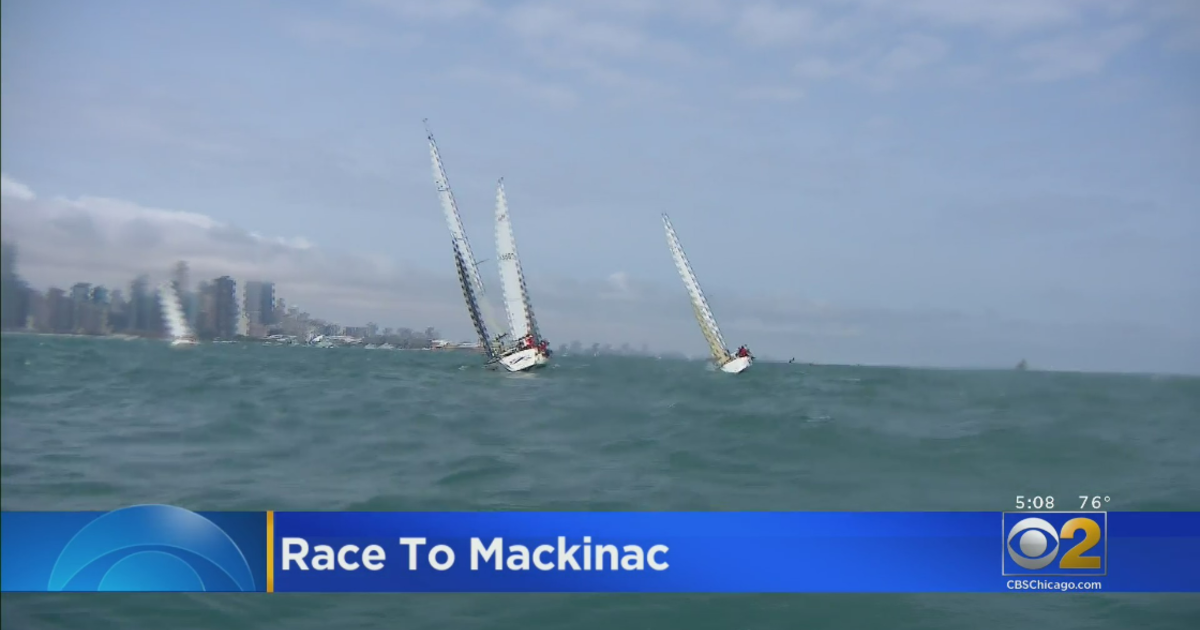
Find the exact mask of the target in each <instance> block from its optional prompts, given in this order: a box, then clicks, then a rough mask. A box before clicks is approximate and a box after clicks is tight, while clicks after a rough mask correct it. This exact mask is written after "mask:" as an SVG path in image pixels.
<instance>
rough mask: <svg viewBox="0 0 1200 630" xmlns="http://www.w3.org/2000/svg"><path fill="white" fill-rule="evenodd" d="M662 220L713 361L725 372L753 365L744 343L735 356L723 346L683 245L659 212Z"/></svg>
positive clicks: (669, 221)
mask: <svg viewBox="0 0 1200 630" xmlns="http://www.w3.org/2000/svg"><path fill="white" fill-rule="evenodd" d="M662 219H663V228H664V229H665V230H666V232H667V245H668V246H669V247H670V248H671V257H672V258H674V259H675V268H676V269H678V270H679V276H680V277H681V278H683V285H684V286H685V287H686V288H687V291H688V295H689V296H690V297H691V300H692V311H693V312H694V313H695V314H696V321H697V322H698V323H699V324H700V332H702V333H703V334H704V339H705V341H707V342H708V350H709V353H710V354H711V355H712V360H713V363H715V364H716V365H717V367H718V368H720V370H721V371H722V372H727V373H729V374H737V373H739V372H742V371H744V370H745V369H746V368H748V367H750V366H751V365H753V364H754V357H753V356H752V355H751V354H750V351H749V350H748V349H746V347H745V346H742V347H741V348H739V349H738V353H737V355H734V354H731V353H730V352H729V350H727V349H726V348H725V339H724V338H723V337H722V336H721V329H720V328H718V327H717V320H716V318H715V317H713V314H712V310H711V309H709V308H708V300H706V299H704V293H703V292H702V291H701V290H700V283H699V282H698V281H697V280H696V274H695V272H693V271H692V265H691V264H690V263H688V259H687V255H686V254H684V253H683V247H682V246H680V245H679V238H678V237H676V236H675V228H674V227H672V226H671V219H670V218H669V217H668V216H667V215H665V214H664V215H662Z"/></svg>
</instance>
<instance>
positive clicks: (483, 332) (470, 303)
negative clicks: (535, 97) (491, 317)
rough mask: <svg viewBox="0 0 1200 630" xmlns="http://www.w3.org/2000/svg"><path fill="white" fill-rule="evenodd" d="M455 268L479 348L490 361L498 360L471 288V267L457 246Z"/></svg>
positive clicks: (455, 248) (455, 249)
mask: <svg viewBox="0 0 1200 630" xmlns="http://www.w3.org/2000/svg"><path fill="white" fill-rule="evenodd" d="M454 268H455V269H456V270H457V271H458V283H459V284H460V285H461V286H462V291H463V299H465V300H466V302H467V312H468V313H470V315H471V324H472V325H474V326H475V334H476V335H477V336H478V337H479V347H480V348H481V349H482V350H483V354H484V356H486V357H487V358H488V361H493V360H495V359H496V349H495V348H494V347H493V346H492V343H491V339H490V338H489V337H488V331H487V325H486V324H484V323H483V317H482V316H481V315H480V313H479V301H478V300H476V299H475V291H474V290H473V289H472V288H471V279H470V275H469V274H468V273H467V269H468V268H469V266H468V265H467V263H466V261H464V260H463V257H462V254H461V253H460V252H459V251H458V247H457V246H456V247H454Z"/></svg>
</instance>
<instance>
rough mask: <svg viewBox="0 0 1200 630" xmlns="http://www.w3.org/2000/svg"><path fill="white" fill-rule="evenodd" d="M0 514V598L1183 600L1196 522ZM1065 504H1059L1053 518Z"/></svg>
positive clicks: (1064, 516)
mask: <svg viewBox="0 0 1200 630" xmlns="http://www.w3.org/2000/svg"><path fill="white" fill-rule="evenodd" d="M1109 501H1110V500H1109V498H1108V497H1101V496H1079V497H1077V498H1076V497H1071V499H1070V500H1065V499H1055V498H1054V497H1051V496H1036V497H1017V498H1016V502H1015V505H1014V506H1013V508H1014V509H1012V510H1009V511H997V512H637V513H632V512H193V511H190V510H187V509H184V508H181V507H176V506H170V505H136V506H131V507H125V508H121V509H117V510H113V511H111V512H3V513H2V515H0V537H2V538H3V541H2V542H3V545H2V547H3V548H2V550H0V563H2V565H3V566H2V567H0V580H2V582H3V585H2V586H3V588H2V590H3V591H4V592H6V593H15V592H99V591H109V592H111V591H124V592H191V593H196V592H231V591H233V592H260V593H263V592H265V593H417V592H421V593H433V592H443V593H445V592H457V593H518V592H528V593H534V592H537V593H551V592H553V593H835V592H837V593H992V592H1010V591H1022V592H1026V591H1041V592H1105V593H1119V592H1124V593H1195V592H1197V591H1200V512H1109V511H1106V508H1107V507H1108V503H1109ZM1071 508H1077V509H1071Z"/></svg>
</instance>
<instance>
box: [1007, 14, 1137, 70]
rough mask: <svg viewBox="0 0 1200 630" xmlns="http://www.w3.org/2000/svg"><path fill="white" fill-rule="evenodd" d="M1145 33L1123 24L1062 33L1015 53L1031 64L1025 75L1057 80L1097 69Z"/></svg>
mask: <svg viewBox="0 0 1200 630" xmlns="http://www.w3.org/2000/svg"><path fill="white" fill-rule="evenodd" d="M1145 34H1146V33H1145V30H1144V29H1143V28H1142V27H1141V26H1139V25H1127V26H1120V27H1116V28H1111V29H1108V30H1105V31H1101V32H1098V33H1089V34H1086V35H1081V34H1072V35H1066V36H1062V37H1056V38H1053V39H1049V40H1045V41H1042V42H1038V43H1036V44H1030V45H1027V46H1024V47H1022V48H1021V49H1020V50H1018V52H1017V57H1018V58H1019V59H1021V60H1022V61H1024V62H1026V63H1027V64H1029V66H1031V68H1030V69H1029V71H1028V72H1027V73H1026V74H1025V78H1026V79H1028V80H1030V81H1041V82H1045V81H1059V80H1062V79H1068V78H1071V77H1076V76H1083V75H1089V74H1097V73H1099V72H1101V71H1102V70H1104V68H1105V66H1107V65H1108V62H1109V61H1111V60H1112V58H1113V57H1115V56H1117V55H1118V54H1120V53H1121V52H1122V51H1124V50H1125V49H1126V48H1128V47H1129V46H1131V45H1133V44H1134V43H1136V42H1137V41H1138V40H1140V39H1142V38H1143V37H1144V36H1145Z"/></svg>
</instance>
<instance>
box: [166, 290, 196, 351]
mask: <svg viewBox="0 0 1200 630" xmlns="http://www.w3.org/2000/svg"><path fill="white" fill-rule="evenodd" d="M158 301H159V304H160V305H161V306H162V312H163V320H164V321H165V322H166V324H167V335H169V336H170V338H171V347H172V348H181V347H189V346H194V345H196V344H197V343H199V342H198V341H197V339H196V334H195V333H194V332H192V329H191V327H190V326H188V323H187V319H186V318H185V317H184V316H183V305H182V304H181V303H180V301H179V293H178V292H176V291H175V284H174V283H172V282H164V283H162V285H161V286H159V288H158Z"/></svg>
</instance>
